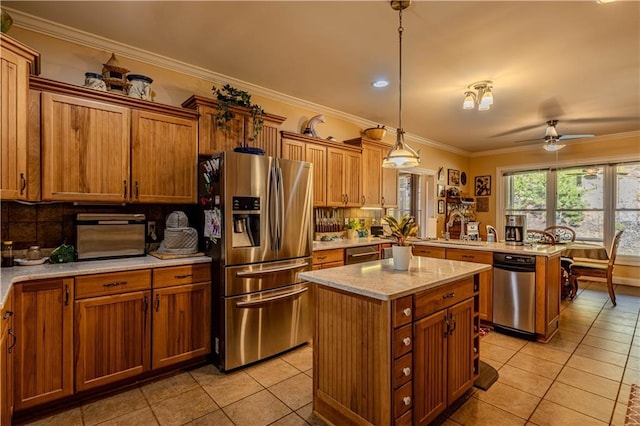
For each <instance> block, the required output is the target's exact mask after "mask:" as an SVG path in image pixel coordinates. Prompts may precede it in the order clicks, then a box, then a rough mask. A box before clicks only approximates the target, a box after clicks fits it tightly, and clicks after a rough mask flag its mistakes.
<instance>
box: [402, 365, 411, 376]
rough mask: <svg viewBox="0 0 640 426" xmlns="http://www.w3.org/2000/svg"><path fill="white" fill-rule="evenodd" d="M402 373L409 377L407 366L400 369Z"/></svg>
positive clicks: (409, 372) (409, 370)
mask: <svg viewBox="0 0 640 426" xmlns="http://www.w3.org/2000/svg"><path fill="white" fill-rule="evenodd" d="M402 374H404V375H405V376H407V377H409V376H410V375H411V369H410V368H409V367H405V368H403V369H402Z"/></svg>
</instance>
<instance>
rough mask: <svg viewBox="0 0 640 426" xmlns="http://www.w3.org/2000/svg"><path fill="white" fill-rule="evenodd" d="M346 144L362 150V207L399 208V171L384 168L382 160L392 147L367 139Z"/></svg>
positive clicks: (351, 140)
mask: <svg viewBox="0 0 640 426" xmlns="http://www.w3.org/2000/svg"><path fill="white" fill-rule="evenodd" d="M344 143H345V144H348V145H353V146H359V147H361V148H362V202H361V207H397V206H398V170H396V169H384V168H382V159H383V158H384V157H385V156H386V155H387V151H389V148H390V146H389V145H387V144H384V143H382V142H380V141H374V140H371V139H367V138H356V139H350V140H348V141H344Z"/></svg>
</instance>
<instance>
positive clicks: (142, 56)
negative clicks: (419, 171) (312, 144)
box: [5, 8, 470, 156]
mask: <svg viewBox="0 0 640 426" xmlns="http://www.w3.org/2000/svg"><path fill="white" fill-rule="evenodd" d="M5 9H6V10H7V11H8V12H10V13H11V17H12V18H13V20H14V25H15V26H16V27H19V28H22V29H25V30H29V31H33V32H36V33H39V34H44V35H46V36H48V37H53V38H57V39H60V40H63V41H67V42H70V43H74V44H79V45H81V46H85V47H90V48H93V49H98V50H103V51H105V52H112V53H115V54H117V55H119V56H121V57H126V58H128V59H133V60H136V61H139V62H144V63H147V64H150V65H155V66H158V67H161V68H165V69H168V70H171V71H175V72H179V73H181V74H185V75H189V76H192V77H196V78H200V79H202V80H206V81H210V82H212V83H214V84H226V83H229V84H231V85H233V86H236V87H238V88H239V89H242V90H246V91H248V92H251V93H252V94H254V95H256V96H261V97H264V98H269V99H272V100H274V101H278V102H282V103H284V104H288V105H292V106H294V107H297V108H301V109H307V110H311V111H314V112H316V113H317V114H326V115H330V116H333V117H336V118H339V119H342V120H344V121H347V122H351V123H354V124H357V125H359V126H361V127H363V128H365V129H366V128H368V127H375V126H377V125H378V124H380V123H376V122H374V121H371V120H367V119H365V118H362V117H358V116H356V115H353V114H349V113H347V112H344V111H340V110H337V109H334V108H331V107H327V106H324V105H319V104H316V103H314V102H310V101H306V100H304V99H301V98H297V97H295V96H291V95H287V94H284V93H281V92H277V91H275V90H271V89H268V88H266V87H262V86H258V85H256V84H253V83H250V82H247V81H243V80H239V79H237V78H233V77H231V76H228V75H225V74H220V73H217V72H215V71H211V70H208V69H206V68H202V67H198V66H195V65H191V64H188V63H186V62H182V61H178V60H176V59H172V58H169V57H167V56H163V55H159V54H156V53H153V52H149V51H147V50H143V49H139V48H137V47H133V46H130V45H128V44H124V43H120V42H117V41H114V40H110V39H107V38H105V37H101V36H98V35H96V34H91V33H88V32H86V31H82V30H78V29H76V28H72V27H69V26H66V25H62V24H59V23H57V22H53V21H49V20H46V19H42V18H39V17H37V16H34V15H31V14H28V13H24V12H21V11H19V10H16V9H12V8H5ZM386 127H387V129H389V130H390V133H395V130H391V129H393V127H391V126H386ZM405 140H407V141H409V142H418V143H420V144H422V145H426V146H430V147H433V148H437V149H440V150H443V151H448V152H452V153H455V154H460V155H467V156H468V155H469V154H470V153H469V152H468V151H466V150H463V149H459V148H456V147H452V146H449V145H446V144H443V143H440V142H436V141H433V140H431V139H427V138H424V137H421V136H418V135H414V134H411V133H405Z"/></svg>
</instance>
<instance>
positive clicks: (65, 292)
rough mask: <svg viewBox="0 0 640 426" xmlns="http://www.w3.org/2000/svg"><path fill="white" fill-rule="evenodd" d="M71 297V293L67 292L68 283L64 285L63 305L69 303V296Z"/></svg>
mask: <svg viewBox="0 0 640 426" xmlns="http://www.w3.org/2000/svg"><path fill="white" fill-rule="evenodd" d="M70 297H71V293H70V292H69V284H65V285H64V305H65V306H68V305H69V298H70Z"/></svg>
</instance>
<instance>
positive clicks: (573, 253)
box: [562, 241, 609, 260]
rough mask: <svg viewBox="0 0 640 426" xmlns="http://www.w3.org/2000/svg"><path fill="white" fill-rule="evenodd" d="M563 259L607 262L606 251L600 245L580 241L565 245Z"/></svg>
mask: <svg viewBox="0 0 640 426" xmlns="http://www.w3.org/2000/svg"><path fill="white" fill-rule="evenodd" d="M562 255H563V256H565V257H571V258H573V259H576V258H581V259H589V260H609V255H608V254H607V249H606V247H605V246H603V245H602V244H597V243H587V242H582V241H572V242H570V243H566V244H565V249H564V251H563V252H562Z"/></svg>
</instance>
